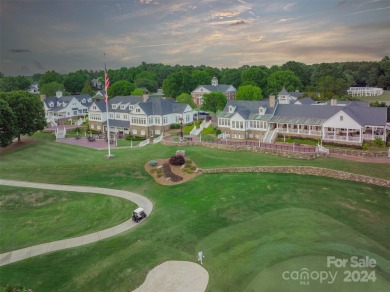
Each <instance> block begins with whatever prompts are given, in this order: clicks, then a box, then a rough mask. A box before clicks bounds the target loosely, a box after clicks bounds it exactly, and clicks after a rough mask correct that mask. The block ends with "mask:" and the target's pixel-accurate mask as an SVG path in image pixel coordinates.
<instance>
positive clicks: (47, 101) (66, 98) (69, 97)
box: [44, 94, 92, 111]
mask: <svg viewBox="0 0 390 292" xmlns="http://www.w3.org/2000/svg"><path fill="white" fill-rule="evenodd" d="M73 98H75V99H77V100H78V101H79V102H80V103H81V104H82V105H84V106H86V107H89V106H90V105H91V104H92V100H91V102H88V99H89V98H91V96H90V95H89V94H81V95H67V96H61V97H57V96H50V97H47V98H45V100H44V103H45V104H46V106H47V107H48V108H49V109H50V110H51V111H60V110H62V109H63V108H64V106H63V105H60V106H57V102H61V103H63V102H65V103H66V104H67V105H68V104H69V102H71V100H72V99H73ZM84 98H85V103H82V100H83V99H84ZM51 102H53V103H54V106H53V107H50V106H49V104H50V103H51Z"/></svg>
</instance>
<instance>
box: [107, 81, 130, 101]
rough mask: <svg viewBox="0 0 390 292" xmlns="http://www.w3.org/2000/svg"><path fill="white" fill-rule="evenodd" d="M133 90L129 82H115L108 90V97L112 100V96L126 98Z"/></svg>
mask: <svg viewBox="0 0 390 292" xmlns="http://www.w3.org/2000/svg"><path fill="white" fill-rule="evenodd" d="M134 89H135V86H134V85H133V84H131V83H130V82H129V81H126V80H121V81H117V82H115V83H114V84H112V85H111V86H110V87H109V88H108V97H109V98H112V97H114V96H127V95H130V94H131V92H132V91H133V90H134Z"/></svg>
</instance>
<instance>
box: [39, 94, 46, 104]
mask: <svg viewBox="0 0 390 292" xmlns="http://www.w3.org/2000/svg"><path fill="white" fill-rule="evenodd" d="M40 98H41V101H42V102H43V101H45V99H46V95H45V94H41V95H40Z"/></svg>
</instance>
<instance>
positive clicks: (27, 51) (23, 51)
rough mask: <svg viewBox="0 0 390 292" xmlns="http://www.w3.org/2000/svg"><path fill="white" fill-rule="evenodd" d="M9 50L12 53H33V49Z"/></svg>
mask: <svg viewBox="0 0 390 292" xmlns="http://www.w3.org/2000/svg"><path fill="white" fill-rule="evenodd" d="M9 51H10V52H11V53H31V51H30V50H27V49H11V50H9Z"/></svg>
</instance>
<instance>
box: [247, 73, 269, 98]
mask: <svg viewBox="0 0 390 292" xmlns="http://www.w3.org/2000/svg"><path fill="white" fill-rule="evenodd" d="M268 71H269V70H268V68H267V67H264V66H259V67H256V66H253V67H251V68H249V69H248V70H245V71H244V72H242V74H241V81H242V85H249V84H253V85H256V86H258V87H260V88H261V89H262V90H263V92H264V93H265V94H267V92H268V89H267V86H268V84H267V78H268V75H269V73H268ZM248 82H253V83H248Z"/></svg>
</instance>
